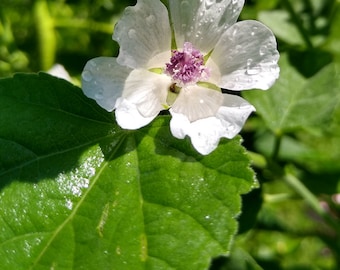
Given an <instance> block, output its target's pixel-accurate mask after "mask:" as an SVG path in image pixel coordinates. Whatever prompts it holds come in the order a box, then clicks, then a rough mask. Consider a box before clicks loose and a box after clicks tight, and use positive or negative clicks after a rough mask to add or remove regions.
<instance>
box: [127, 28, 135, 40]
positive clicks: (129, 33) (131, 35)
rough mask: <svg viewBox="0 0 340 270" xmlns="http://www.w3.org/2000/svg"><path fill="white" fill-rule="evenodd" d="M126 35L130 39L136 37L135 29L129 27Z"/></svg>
mask: <svg viewBox="0 0 340 270" xmlns="http://www.w3.org/2000/svg"><path fill="white" fill-rule="evenodd" d="M128 36H129V38H131V39H136V37H137V33H136V30H135V29H133V28H132V29H130V30H129V32H128Z"/></svg>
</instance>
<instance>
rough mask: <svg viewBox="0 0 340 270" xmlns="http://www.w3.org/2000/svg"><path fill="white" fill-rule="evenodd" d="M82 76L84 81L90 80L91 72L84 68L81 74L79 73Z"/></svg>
mask: <svg viewBox="0 0 340 270" xmlns="http://www.w3.org/2000/svg"><path fill="white" fill-rule="evenodd" d="M81 76H82V78H83V80H84V81H86V82H90V81H92V79H93V76H92V73H91V72H90V71H88V70H85V71H84V72H83V73H82V74H81Z"/></svg>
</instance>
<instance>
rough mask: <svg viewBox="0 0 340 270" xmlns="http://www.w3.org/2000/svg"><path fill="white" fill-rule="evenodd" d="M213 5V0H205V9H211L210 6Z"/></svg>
mask: <svg viewBox="0 0 340 270" xmlns="http://www.w3.org/2000/svg"><path fill="white" fill-rule="evenodd" d="M214 3H215V0H205V7H206V8H207V9H209V8H211V6H212V5H213V4H214Z"/></svg>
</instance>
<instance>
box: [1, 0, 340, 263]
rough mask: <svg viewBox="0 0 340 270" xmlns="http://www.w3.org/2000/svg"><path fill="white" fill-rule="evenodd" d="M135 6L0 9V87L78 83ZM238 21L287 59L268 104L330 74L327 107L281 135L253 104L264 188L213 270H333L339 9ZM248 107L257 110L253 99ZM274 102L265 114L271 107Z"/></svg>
mask: <svg viewBox="0 0 340 270" xmlns="http://www.w3.org/2000/svg"><path fill="white" fill-rule="evenodd" d="M170 1H171V0H170ZM135 2H136V1H133V0H125V1H118V0H85V1H84V0H72V1H66V0H54V1H52V0H51V1H48V0H37V1H33V0H2V1H1V2H0V77H6V76H11V75H12V74H13V73H16V72H38V71H41V70H43V71H46V70H48V69H50V68H51V67H52V66H53V64H55V63H60V64H62V65H63V66H64V67H65V68H66V70H67V71H68V72H69V73H70V74H71V75H72V77H73V78H74V80H75V82H76V83H79V77H80V73H81V71H82V68H83V66H84V65H85V63H86V61H87V60H89V59H91V58H93V57H97V56H115V55H117V53H118V46H117V44H116V43H115V42H113V41H112V39H111V35H112V31H113V27H114V24H115V23H116V21H117V19H118V18H119V16H120V14H121V12H122V11H123V9H124V8H125V7H126V6H129V5H134V4H135ZM163 2H166V1H163ZM240 19H241V20H245V19H256V20H260V21H262V22H263V23H264V24H266V25H267V26H268V27H269V28H271V29H272V30H273V32H274V33H275V35H276V37H277V40H278V47H279V51H280V53H281V55H282V56H283V58H284V59H286V60H284V62H281V63H282V65H281V71H282V74H283V75H282V76H283V77H284V76H286V75H284V74H285V72H286V71H285V70H290V75H289V76H290V77H289V76H288V75H287V77H284V78H283V79H282V80H287V83H286V84H282V83H281V84H279V85H278V86H274V87H273V89H272V90H270V91H269V92H266V93H264V94H265V95H267V94H268V93H272V95H274V96H275V94H276V92H275V91H278V92H277V93H279V92H280V91H282V92H283V93H284V91H295V90H296V89H297V88H299V89H300V88H301V87H303V85H302V83H303V82H307V85H308V82H309V81H310V84H314V83H315V82H316V84H317V82H318V81H322V80H323V78H324V77H323V76H322V75H318V74H320V72H322V70H324V69H325V68H327V67H329V66H330V65H332V67H333V70H335V71H334V73H332V75H329V76H332V77H331V78H330V79H329V81H334V83H335V84H334V85H335V86H334V85H333V84H330V83H324V84H322V83H320V87H324V89H323V88H322V89H321V92H320V93H321V94H322V91H323V92H324V93H325V96H326V99H325V101H324V106H325V107H330V105H328V102H331V101H332V102H333V103H334V104H333V103H332V104H333V105H332V108H331V112H330V113H328V114H326V116H322V118H320V119H318V121H319V122H315V121H314V122H312V123H311V125H308V126H303V124H301V126H297V127H296V126H295V127H291V128H289V129H287V130H284V129H280V128H275V124H271V122H270V121H271V118H270V117H267V118H266V116H265V115H264V113H263V112H264V111H265V110H264V109H265V106H264V105H263V103H261V100H260V101H259V104H258V105H257V106H256V107H257V109H258V114H257V115H254V116H253V117H252V118H251V119H250V120H249V121H248V123H247V125H246V127H245V129H244V131H243V134H242V135H243V136H244V145H245V146H246V148H247V149H248V150H249V153H250V155H251V156H252V158H253V160H254V168H255V170H256V172H257V176H258V178H259V180H260V183H261V188H260V189H257V190H254V191H253V192H252V193H250V194H248V195H247V196H244V206H243V207H244V209H243V214H242V215H241V217H240V218H239V219H240V233H239V235H238V236H237V238H236V240H235V249H234V253H233V255H232V256H231V257H230V258H217V259H216V260H215V261H214V262H213V264H212V266H211V269H270V270H275V269H289V270H293V269H294V270H303V269H306V270H307V269H334V270H336V269H340V258H339V257H340V240H339V239H340V236H339V223H340V162H339V160H340V146H339V145H340V107H339V101H340V98H339V94H337V93H338V92H339V91H337V90H339V89H340V86H339V85H340V76H339V72H338V70H339V69H338V67H339V63H340V31H339V26H340V1H339V0H294V1H293V0H248V1H246V5H245V8H244V9H243V11H242V14H241V17H240ZM282 61H283V60H282ZM326 72H328V71H325V72H324V73H326ZM328 73H329V72H328ZM329 74H330V73H329ZM315 76H319V77H315ZM325 76H326V75H325ZM297 77H298V78H297ZM287 78H288V79H287ZM289 78H292V81H290V82H289ZM295 82H296V85H294V83H295ZM299 83H300V84H299ZM284 85H286V89H283V87H284ZM275 87H276V88H277V89H276V88H275ZM329 87H337V88H336V89H335V88H334V89H335V90H336V91H333V92H332V91H330V90H331V89H330V88H329ZM334 89H333V90H334ZM271 91H272V92H271ZM327 93H328V94H327ZM321 94H320V95H321ZM282 95H283V94H282ZM302 95H303V89H302ZM246 98H249V100H250V101H251V102H252V101H253V100H255V103H256V100H258V98H257V97H256V94H254V95H252V94H249V95H248V93H246ZM282 98H284V95H283V96H282ZM272 101H273V99H272V100H271V99H269V101H268V102H269V103H268V104H267V106H269V108H270V107H271V106H272V107H275V106H277V104H274V103H270V102H272ZM316 104H317V103H316ZM255 105H256V104H255ZM313 106H314V105H313V102H312V103H311V104H309V110H308V111H307V113H308V114H316V115H317V114H318V113H319V111H320V107H318V106H317V105H315V106H314V107H313ZM261 112H262V115H261ZM298 179H300V180H299V181H298Z"/></svg>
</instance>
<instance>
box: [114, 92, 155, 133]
mask: <svg viewBox="0 0 340 270" xmlns="http://www.w3.org/2000/svg"><path fill="white" fill-rule="evenodd" d="M115 114H116V121H117V123H118V125H119V126H121V127H122V128H124V129H138V128H141V127H144V126H146V125H147V124H149V123H150V122H151V121H152V120H153V119H154V118H155V117H156V116H157V114H155V115H153V116H150V117H144V116H143V115H141V114H140V112H139V111H138V109H137V107H136V105H135V104H133V103H131V102H129V101H128V100H126V99H124V98H118V100H117V103H116V111H115Z"/></svg>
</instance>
